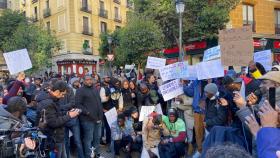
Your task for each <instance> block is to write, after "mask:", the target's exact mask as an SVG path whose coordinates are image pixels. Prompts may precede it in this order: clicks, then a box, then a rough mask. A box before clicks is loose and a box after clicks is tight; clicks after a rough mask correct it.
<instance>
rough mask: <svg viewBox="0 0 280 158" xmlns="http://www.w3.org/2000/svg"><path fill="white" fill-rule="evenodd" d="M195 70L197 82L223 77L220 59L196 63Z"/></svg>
mask: <svg viewBox="0 0 280 158" xmlns="http://www.w3.org/2000/svg"><path fill="white" fill-rule="evenodd" d="M196 69H197V78H198V80H204V79H210V78H217V77H223V76H224V67H223V65H222V63H221V60H220V59H218V60H211V61H206V62H201V63H198V64H197V65H196Z"/></svg>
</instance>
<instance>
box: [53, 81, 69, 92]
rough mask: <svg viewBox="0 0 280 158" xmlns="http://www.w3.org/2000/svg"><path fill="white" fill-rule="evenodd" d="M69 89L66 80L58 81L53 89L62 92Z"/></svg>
mask: <svg viewBox="0 0 280 158" xmlns="http://www.w3.org/2000/svg"><path fill="white" fill-rule="evenodd" d="M67 89H68V85H67V83H65V82H64V81H57V82H55V83H54V84H53V86H52V91H56V90H59V91H60V92H64V91H66V90H67Z"/></svg>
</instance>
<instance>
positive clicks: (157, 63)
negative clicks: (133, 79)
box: [146, 57, 166, 69]
mask: <svg viewBox="0 0 280 158" xmlns="http://www.w3.org/2000/svg"><path fill="white" fill-rule="evenodd" d="M165 63H166V59H162V58H156V57H148V60H147V65H146V68H149V69H159V68H161V67H164V66H165Z"/></svg>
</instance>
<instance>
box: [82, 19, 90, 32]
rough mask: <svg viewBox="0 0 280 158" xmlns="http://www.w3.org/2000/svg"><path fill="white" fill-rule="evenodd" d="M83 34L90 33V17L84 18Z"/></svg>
mask: <svg viewBox="0 0 280 158" xmlns="http://www.w3.org/2000/svg"><path fill="white" fill-rule="evenodd" d="M83 32H89V26H88V17H85V16H83Z"/></svg>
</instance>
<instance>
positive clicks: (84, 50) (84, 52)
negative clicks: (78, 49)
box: [83, 48, 93, 55]
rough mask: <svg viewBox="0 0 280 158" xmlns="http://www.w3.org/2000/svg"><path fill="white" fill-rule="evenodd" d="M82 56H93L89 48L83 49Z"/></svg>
mask: <svg viewBox="0 0 280 158" xmlns="http://www.w3.org/2000/svg"><path fill="white" fill-rule="evenodd" d="M83 54H84V55H93V51H92V49H91V48H86V49H84V48H83Z"/></svg>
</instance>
